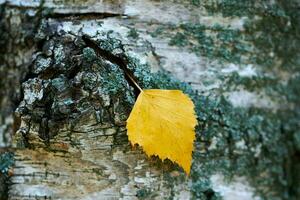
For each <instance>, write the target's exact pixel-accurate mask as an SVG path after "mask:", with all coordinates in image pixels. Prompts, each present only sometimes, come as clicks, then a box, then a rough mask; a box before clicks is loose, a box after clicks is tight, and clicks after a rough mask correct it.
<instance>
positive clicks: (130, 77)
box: [125, 72, 143, 92]
mask: <svg viewBox="0 0 300 200" xmlns="http://www.w3.org/2000/svg"><path fill="white" fill-rule="evenodd" d="M125 73H126V75H127V76H128V77H129V79H130V80H131V81H132V82H133V84H134V85H135V86H136V87H137V88H138V89H139V90H140V92H143V89H142V88H141V87H140V86H139V85H138V84H137V82H135V80H134V79H133V78H132V76H131V75H130V74H129V73H128V72H125Z"/></svg>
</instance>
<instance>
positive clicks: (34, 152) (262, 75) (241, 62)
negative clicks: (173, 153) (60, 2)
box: [0, 0, 300, 199]
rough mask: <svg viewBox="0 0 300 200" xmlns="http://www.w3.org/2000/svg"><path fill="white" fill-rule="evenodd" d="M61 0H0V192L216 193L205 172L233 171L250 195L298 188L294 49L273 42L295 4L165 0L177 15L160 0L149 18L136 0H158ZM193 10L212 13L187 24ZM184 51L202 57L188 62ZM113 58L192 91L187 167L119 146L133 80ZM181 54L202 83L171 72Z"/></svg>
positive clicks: (283, 33) (182, 63)
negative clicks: (6, 171)
mask: <svg viewBox="0 0 300 200" xmlns="http://www.w3.org/2000/svg"><path fill="white" fill-rule="evenodd" d="M232 2H233V3H232ZM293 2H294V1H293ZM44 3H45V2H44ZM73 3H74V2H68V3H67V4H66V5H65V7H59V6H58V7H57V4H56V3H53V4H52V3H51V1H49V2H46V5H43V6H44V7H43V6H40V7H38V6H33V7H26V8H23V6H22V5H18V4H17V3H15V4H14V3H12V2H8V3H7V5H5V4H4V5H2V12H1V16H3V17H2V18H1V23H0V24H1V38H4V40H2V41H1V42H3V41H7V42H4V43H3V44H4V45H5V46H6V47H7V51H6V52H1V60H0V64H1V69H0V73H1V75H3V76H1V77H4V78H3V79H1V80H0V84H1V89H2V88H3V89H2V90H1V91H0V92H1V96H0V102H1V108H0V109H1V119H0V126H1V127H0V131H2V132H5V133H12V132H15V131H16V134H15V135H14V145H15V146H16V147H18V149H17V151H16V152H15V161H16V162H15V164H14V167H13V168H14V173H13V175H12V177H10V178H9V179H10V181H11V183H12V185H10V186H9V198H10V199H22V198H28V199H30V198H31V199H34V198H45V197H47V198H48V197H49V198H64V199H74V198H79V199H80V198H87V199H93V198H97V197H99V196H100V197H107V198H124V199H126V198H129V199H134V198H141V199H142V198H144V199H154V198H157V199H159V198H170V199H172V198H174V199H176V198H177V199H188V198H190V199H221V198H223V197H224V198H225V199H226V198H228V197H226V195H225V194H224V193H222V190H219V189H218V187H216V186H215V184H216V181H215V178H214V177H216V176H215V175H216V174H217V175H218V174H222V176H224V177H225V178H226V179H228V180H230V179H231V180H233V181H234V180H235V178H236V177H245V178H246V180H247V182H249V183H250V184H251V185H252V187H253V188H255V192H256V193H255V194H256V195H257V196H258V197H259V198H265V199H297V198H298V197H299V174H298V171H299V161H298V160H299V146H300V139H299V118H300V115H299V98H298V97H299V92H298V91H299V90H298V89H299V86H298V85H299V84H298V83H299V75H298V70H299V62H298V61H299V60H297V58H299V57H298V54H297V53H296V52H295V54H293V52H294V51H295V46H293V45H291V47H290V48H285V47H286V44H288V43H291V44H298V43H299V36H298V30H299V24H298V21H297V19H298V18H299V16H298V15H297V14H295V13H294V12H293V10H294V9H293V8H291V7H289V6H287V5H286V4H283V3H282V2H281V1H276V2H275V3H276V4H275V5H278V7H272V5H271V4H270V5H269V4H267V8H270V7H269V6H271V7H272V9H271V10H268V12H267V14H266V15H265V14H264V12H265V11H266V8H264V7H263V6H262V7H261V6H260V4H252V3H251V2H250V1H249V2H248V1H247V3H245V4H243V5H241V4H240V3H237V2H236V1H227V0H224V1H218V2H215V3H213V2H212V1H201V2H198V1H192V4H191V1H172V2H168V3H166V4H168V5H169V6H170V7H171V8H172V9H173V10H169V11H170V13H174V12H175V11H176V10H178V8H180V10H181V11H182V12H180V13H178V19H177V18H176V19H174V18H172V20H171V21H168V20H169V18H168V17H169V14H168V13H169V12H162V13H161V14H162V16H161V19H160V20H161V21H160V20H159V21H157V17H156V16H153V15H152V16H151V14H150V17H149V14H148V13H147V12H143V6H144V4H147V5H148V6H149V8H147V9H149V10H151V9H152V10H155V11H156V12H157V10H160V11H161V10H165V9H166V6H165V5H164V4H161V3H153V2H150V1H149V2H148V1H145V2H144V3H143V6H141V5H140V4H139V3H138V2H134V3H133V4H130V6H129V7H132V8H135V9H131V10H130V9H129V10H126V9H125V8H126V6H124V5H125V4H124V5H123V4H122V6H119V7H118V8H115V7H114V4H113V3H112V4H110V3H107V4H106V3H104V4H105V5H109V6H107V7H105V6H102V5H101V6H100V7H97V5H95V6H96V7H97V8H101V9H103V8H104V7H105V9H107V11H110V12H111V11H112V10H114V13H110V14H109V13H107V12H104V13H98V12H90V11H89V9H87V8H90V7H89V6H87V7H82V8H81V7H76V6H75V7H73V8H74V10H69V7H68V6H69V4H70V5H72V4H73ZM89 3H91V1H87V2H86V4H89ZM102 3H103V2H102ZM294 3H295V2H294ZM75 4H76V2H75ZM104 4H103V5H104ZM182 5H184V7H183V6H182ZM77 6H78V5H77ZM123 6H124V7H125V8H124V9H125V11H124V13H122V12H121V11H120V10H119V9H121V8H123ZM135 6H136V7H135ZM176 6H178V7H176ZM257 6H258V7H259V8H257ZM245 7H246V8H247V9H246V10H244V9H243V8H245ZM49 8H51V9H49ZM112 8H115V9H112ZM137 8H138V9H140V10H141V12H143V15H142V16H139V15H137V16H135V14H136V13H135V12H136V10H138V9H137ZM199 8H200V10H199ZM254 8H255V9H256V8H257V10H255V9H254ZM63 9H65V10H63ZM203 10H204V11H203ZM62 11H63V12H62ZM187 11H190V12H187ZM198 11H199V12H198ZM232 11H234V12H232ZM73 12H74V13H73ZM115 12H120V13H119V14H118V13H115ZM132 13H133V15H134V17H132V18H130V17H129V18H128V19H126V15H130V14H132ZM186 13H191V14H186ZM186 15H187V16H188V17H186ZM202 15H204V17H203V18H202V17H201V18H199V19H201V20H205V19H206V20H207V19H212V20H207V22H209V23H204V22H203V21H201V20H200V22H199V23H198V18H197V16H198V17H199V16H202ZM220 15H222V17H220ZM256 15H258V16H260V18H258V19H257V18H255V16H256ZM118 16H120V17H118ZM195 16H196V17H195ZM72 17H74V18H72ZM122 17H123V18H124V19H123V18H122ZM147 17H148V18H150V19H148V18H147ZM245 18H246V19H247V20H245ZM21 19H22V20H21ZM131 20H132V21H133V22H134V23H128V22H130V21H131ZM135 20H136V21H135ZM147 20H148V21H147ZM215 21H217V22H216V23H215ZM241 21H242V22H243V23H242V25H240V22H241ZM194 22H195V23H194ZM219 22H221V23H219ZM269 23H270V24H272V25H274V26H272V28H271V29H270V30H269V29H268V28H270V26H268V24H269ZM228 24H229V25H228ZM289 24H290V25H289ZM282 25H284V26H282ZM153 27H154V28H153ZM284 27H285V29H284ZM155 28H156V29H155ZM112 29H113V30H112ZM283 29H284V30H283ZM3 30H4V31H3ZM145 30H146V31H145ZM153 30H156V31H153ZM268 31H270V32H268ZM137 33H138V35H137ZM258 33H263V34H258ZM10 35H14V36H15V37H13V38H12V39H10ZM151 35H152V36H151ZM150 36H151V37H150ZM282 38H285V39H286V40H285V39H282ZM157 40H158V41H157ZM165 41H167V42H165ZM195 42H196V43H195ZM133 43H134V44H135V43H136V44H135V45H136V46H134V45H133ZM273 43H274V44H275V45H272V44H273ZM92 44H94V45H92ZM95 45H96V46H95ZM135 48H136V49H135ZM133 49H135V50H133ZM166 49H167V50H166ZM166 52H167V53H166ZM187 52H188V53H187ZM270 52H271V53H270ZM2 53H3V54H2ZM176 53H177V54H176ZM142 54H143V55H142ZM15 55H19V56H15ZM179 55H180V56H181V55H183V56H182V57H183V58H182V57H180V56H179ZM194 55H196V56H194ZM168 56H170V57H168ZM19 57H20V58H19ZM195 57H196V58H197V59H198V58H200V60H201V62H205V63H201V64H199V62H196V64H198V65H196V64H195V65H194V66H192V65H191V64H193V63H192V61H193V59H195ZM262 58H264V59H262ZM287 58H291V59H290V60H289V59H287ZM173 59H174V60H175V61H176V62H175V61H174V62H175V64H174V63H172V61H173ZM180 59H181V60H180ZM145 60H146V61H145ZM153 60H155V62H154V61H153ZM203 60H204V61H203ZM147 61H150V62H147ZM151 61H152V62H151ZM289 61H291V62H289ZM173 64H174V65H173ZM202 64H203V65H205V67H203V65H202ZM153 65H156V66H157V65H158V66H159V67H158V68H160V69H161V70H160V71H158V72H155V73H154V72H153ZM188 65H191V66H190V67H189V66H188ZM124 66H125V67H126V69H127V70H130V71H131V72H132V74H133V76H134V77H135V79H136V81H137V82H138V83H139V84H140V85H141V86H142V87H143V88H161V89H181V90H183V91H184V92H185V93H186V94H188V95H189V96H190V97H191V98H192V99H193V101H194V103H195V105H196V111H197V116H198V121H199V126H198V127H197V130H196V131H197V139H196V141H195V150H194V154H193V165H192V172H191V176H190V177H185V176H184V174H183V173H182V170H181V169H180V168H179V167H178V166H176V165H174V164H172V163H170V162H168V161H166V162H164V163H162V162H161V161H159V159H157V158H146V156H145V155H144V154H143V152H142V151H141V149H139V148H138V149H132V148H131V147H130V145H129V142H128V140H127V136H126V130H125V127H124V125H125V121H126V119H127V117H128V114H129V112H130V110H131V108H132V106H133V104H134V100H135V97H136V95H137V93H136V91H135V89H134V87H133V85H132V84H130V82H129V81H128V80H127V79H126V76H125V74H124V72H123V70H124V69H122V67H123V68H124ZM170 66H171V67H170ZM228 66H229V67H228ZM285 66H288V68H285ZM180 67H182V68H183V69H185V70H187V71H189V70H191V69H192V72H193V73H190V74H187V75H186V76H192V75H191V74H199V77H197V80H196V81H199V80H200V83H196V84H195V83H194V82H192V84H191V85H190V84H188V83H184V82H181V81H179V80H178V79H177V78H175V76H174V74H175V75H178V77H179V78H180V77H182V76H183V75H181V74H180V73H177V71H176V69H178V68H180ZM188 67H189V68H188ZM198 68H200V70H199V69H198ZM8 69H9V70H11V73H9V75H8V76H6V72H7V70H8ZM273 69H276V71H275V72H276V73H275V72H273V71H272V70H273ZM167 70H169V71H171V73H170V72H168V71H167ZM189 72H191V71H189ZM249 74H250V75H249ZM189 81H191V80H188V81H187V82H189ZM216 85H217V86H216ZM195 89H197V90H198V91H196V90H195ZM240 90H241V91H240ZM245 91H247V92H245ZM256 92H257V93H258V94H259V95H261V96H262V97H261V98H265V97H266V96H267V97H268V98H270V99H271V101H267V104H264V103H263V102H262V101H258V100H259V98H260V97H259V98H258V97H257V96H258V95H255V94H256ZM10 94H12V95H10ZM246 94H248V95H249V96H248V98H249V99H252V98H254V97H256V98H258V100H257V101H253V102H254V103H253V102H252V104H250V105H249V104H245V105H246V106H244V107H243V105H244V104H239V102H237V100H236V99H238V98H236V97H239V96H243V95H244V96H246ZM246 98H247V96H246ZM264 102H266V101H264ZM270 102H272V105H268V104H271V103H270ZM2 105H3V106H2ZM15 109H16V113H15V114H16V116H15V119H14V117H13V115H12V113H13V111H14V110H15ZM2 113H3V114H2ZM13 124H14V126H13ZM3 130H4V131H3ZM6 135H9V134H6ZM0 136H1V134H0ZM24 177H26V178H24ZM213 179H214V180H213ZM219 184H223V185H221V186H224V185H225V184H226V185H227V183H220V182H219ZM162 192H163V193H162ZM161 193H162V194H161Z"/></svg>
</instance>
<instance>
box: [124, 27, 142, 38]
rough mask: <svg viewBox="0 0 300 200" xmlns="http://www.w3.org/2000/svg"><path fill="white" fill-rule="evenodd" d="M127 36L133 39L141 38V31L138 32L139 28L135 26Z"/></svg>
mask: <svg viewBox="0 0 300 200" xmlns="http://www.w3.org/2000/svg"><path fill="white" fill-rule="evenodd" d="M127 36H128V37H130V38H132V39H137V38H139V33H138V32H137V30H136V29H135V28H130V29H129V31H128V33H127Z"/></svg>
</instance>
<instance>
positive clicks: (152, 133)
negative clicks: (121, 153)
mask: <svg viewBox="0 0 300 200" xmlns="http://www.w3.org/2000/svg"><path fill="white" fill-rule="evenodd" d="M196 124H197V120H196V117H195V112H194V104H193V102H192V101H191V99H190V98H189V97H188V96H186V95H185V94H183V93H182V91H180V90H159V89H151V90H143V91H141V93H140V94H139V96H138V99H137V101H136V103H135V105H134V107H133V109H132V111H131V113H130V116H129V118H128V119H127V134H128V138H129V140H130V142H131V144H133V145H134V144H139V145H140V146H142V147H143V149H144V151H145V152H146V154H147V155H148V156H151V155H158V156H159V157H160V158H161V159H162V160H164V159H166V158H168V159H170V160H171V161H173V162H176V163H177V164H179V165H180V166H181V167H182V168H183V169H184V170H185V172H186V173H187V174H189V173H190V168H191V162H192V151H193V143H194V139H195V130H194V129H195V126H196Z"/></svg>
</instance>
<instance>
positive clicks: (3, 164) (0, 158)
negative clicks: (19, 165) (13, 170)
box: [0, 152, 15, 174]
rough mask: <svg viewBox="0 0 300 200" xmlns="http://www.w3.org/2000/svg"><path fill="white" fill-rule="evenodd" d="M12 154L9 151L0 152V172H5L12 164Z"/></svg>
mask: <svg viewBox="0 0 300 200" xmlns="http://www.w3.org/2000/svg"><path fill="white" fill-rule="evenodd" d="M14 162H15V161H14V154H13V153H11V152H4V153H1V154H0V172H1V173H2V174H7V172H8V170H9V168H10V167H11V166H12V165H13V164H14Z"/></svg>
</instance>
